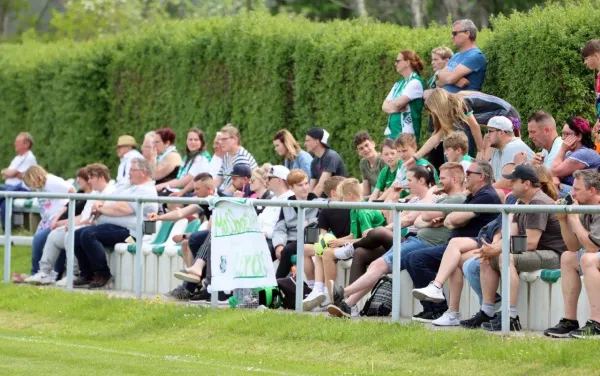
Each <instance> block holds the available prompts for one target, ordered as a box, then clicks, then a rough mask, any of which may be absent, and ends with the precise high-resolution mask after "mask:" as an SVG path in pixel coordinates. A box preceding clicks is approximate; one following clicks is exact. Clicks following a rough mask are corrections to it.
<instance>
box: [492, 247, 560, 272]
mask: <svg viewBox="0 0 600 376" xmlns="http://www.w3.org/2000/svg"><path fill="white" fill-rule="evenodd" d="M512 255H513V260H514V265H515V268H516V269H517V273H520V272H534V271H536V270H541V269H560V254H558V253H557V252H554V251H548V250H537V251H527V252H523V253H513V254H512ZM498 260H499V258H498V257H494V258H493V259H492V260H490V266H491V267H492V269H494V270H495V271H497V272H499V271H500V268H501V266H500V265H499V263H498Z"/></svg>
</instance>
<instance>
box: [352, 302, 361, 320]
mask: <svg viewBox="0 0 600 376" xmlns="http://www.w3.org/2000/svg"><path fill="white" fill-rule="evenodd" d="M359 316H360V311H359V310H358V306H357V305H356V304H355V305H353V306H352V307H350V317H359Z"/></svg>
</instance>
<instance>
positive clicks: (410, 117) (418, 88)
mask: <svg viewBox="0 0 600 376" xmlns="http://www.w3.org/2000/svg"><path fill="white" fill-rule="evenodd" d="M424 91H425V82H424V81H423V79H422V78H421V76H419V75H418V74H417V72H413V74H411V75H410V77H408V79H405V78H404V77H402V79H401V80H400V81H398V82H396V84H395V85H394V87H393V88H392V90H391V91H390V93H389V95H388V96H387V98H386V100H395V99H398V98H400V97H401V96H407V97H408V98H409V99H410V102H408V105H407V106H408V111H402V112H396V113H393V114H390V115H389V116H388V124H387V128H386V130H385V135H386V136H387V137H389V138H396V137H398V135H399V134H400V133H413V134H414V135H415V138H416V139H417V142H419V136H420V135H421V112H422V111H423V104H424V101H423V92H424Z"/></svg>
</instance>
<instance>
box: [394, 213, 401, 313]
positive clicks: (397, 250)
mask: <svg viewBox="0 0 600 376" xmlns="http://www.w3.org/2000/svg"><path fill="white" fill-rule="evenodd" d="M392 214H393V217H392V218H393V221H394V225H393V226H394V227H393V231H394V243H393V244H394V245H393V253H394V260H393V263H392V264H393V269H392V322H398V321H400V265H401V263H400V261H401V257H402V246H401V241H402V239H401V232H402V229H401V228H400V211H399V210H394V211H393V212H392Z"/></svg>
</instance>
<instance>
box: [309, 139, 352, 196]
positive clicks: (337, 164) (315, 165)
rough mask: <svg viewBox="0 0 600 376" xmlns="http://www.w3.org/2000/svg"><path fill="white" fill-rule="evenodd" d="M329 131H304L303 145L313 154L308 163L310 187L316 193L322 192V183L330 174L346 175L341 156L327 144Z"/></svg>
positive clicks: (318, 194) (320, 193) (319, 194)
mask: <svg viewBox="0 0 600 376" xmlns="http://www.w3.org/2000/svg"><path fill="white" fill-rule="evenodd" d="M328 140H329V133H328V132H327V131H326V130H325V129H323V128H317V127H315V128H311V129H310V130H309V131H308V132H306V138H305V139H304V146H305V147H306V151H308V152H309V153H311V154H312V155H314V156H315V157H314V159H313V160H312V163H311V164H310V172H311V175H312V178H311V179H310V189H311V191H312V192H313V193H314V194H315V195H317V196H321V195H322V194H323V184H325V181H326V180H327V179H329V178H330V177H332V176H343V177H346V176H347V174H346V166H344V161H343V160H342V157H340V155H339V154H338V153H337V152H336V151H335V150H332V149H331V148H330V147H329V145H328V144H327V142H328Z"/></svg>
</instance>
